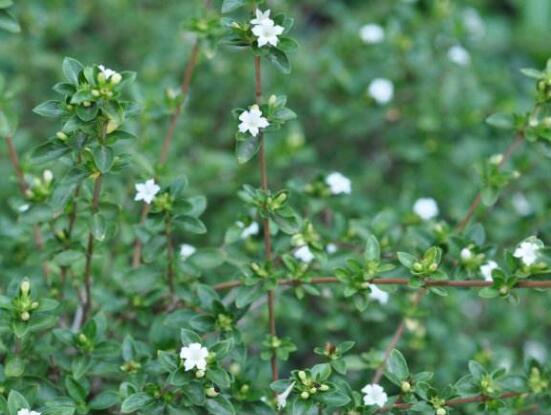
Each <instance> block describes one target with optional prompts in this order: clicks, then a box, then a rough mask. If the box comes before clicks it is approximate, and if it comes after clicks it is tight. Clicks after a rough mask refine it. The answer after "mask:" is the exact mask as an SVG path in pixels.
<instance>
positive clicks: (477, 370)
mask: <svg viewBox="0 0 551 415" xmlns="http://www.w3.org/2000/svg"><path fill="white" fill-rule="evenodd" d="M469 372H470V373H471V376H472V377H473V378H474V379H475V380H476V381H479V380H480V379H482V377H483V376H484V375H485V374H486V369H484V367H483V366H482V365H481V364H480V363H478V362H477V361H475V360H471V361H469Z"/></svg>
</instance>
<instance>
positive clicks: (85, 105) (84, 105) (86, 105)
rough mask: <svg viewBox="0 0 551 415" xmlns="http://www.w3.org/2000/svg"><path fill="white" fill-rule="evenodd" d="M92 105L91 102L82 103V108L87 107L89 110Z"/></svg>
mask: <svg viewBox="0 0 551 415" xmlns="http://www.w3.org/2000/svg"><path fill="white" fill-rule="evenodd" d="M90 105H92V103H91V102H90V101H84V102H83V103H82V106H83V107H86V108H88V107H89V106H90Z"/></svg>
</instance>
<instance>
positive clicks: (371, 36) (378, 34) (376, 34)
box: [360, 23, 385, 44]
mask: <svg viewBox="0 0 551 415" xmlns="http://www.w3.org/2000/svg"><path fill="white" fill-rule="evenodd" d="M360 38H361V39H362V40H363V42H364V43H367V44H374V43H380V42H382V41H383V40H384V39H385V31H384V29H383V28H382V27H381V26H379V25H378V24H373V23H371V24H366V25H364V26H362V27H361V28H360Z"/></svg>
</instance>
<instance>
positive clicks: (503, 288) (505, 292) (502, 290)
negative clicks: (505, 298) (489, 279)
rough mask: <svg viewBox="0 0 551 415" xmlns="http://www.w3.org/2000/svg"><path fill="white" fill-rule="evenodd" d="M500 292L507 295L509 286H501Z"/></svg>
mask: <svg viewBox="0 0 551 415" xmlns="http://www.w3.org/2000/svg"><path fill="white" fill-rule="evenodd" d="M499 293H500V294H501V295H507V294H508V293H509V288H508V287H501V288H500V289H499Z"/></svg>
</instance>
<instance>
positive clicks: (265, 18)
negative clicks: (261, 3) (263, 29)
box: [251, 9, 273, 26]
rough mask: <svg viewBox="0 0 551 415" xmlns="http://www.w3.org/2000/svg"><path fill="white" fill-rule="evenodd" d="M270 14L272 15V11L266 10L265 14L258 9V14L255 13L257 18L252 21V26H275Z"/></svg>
mask: <svg viewBox="0 0 551 415" xmlns="http://www.w3.org/2000/svg"><path fill="white" fill-rule="evenodd" d="M270 13H271V10H270V9H268V10H266V11H265V12H263V11H262V10H260V9H256V12H255V14H256V17H255V18H254V19H252V20H251V24H252V25H253V26H258V25H260V26H262V25H265V24H273V20H272V19H271V18H270Z"/></svg>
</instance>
